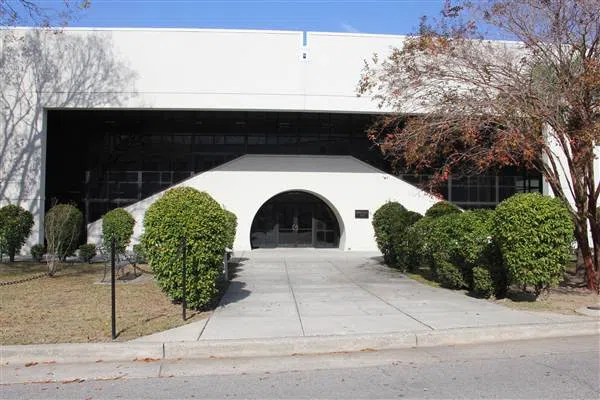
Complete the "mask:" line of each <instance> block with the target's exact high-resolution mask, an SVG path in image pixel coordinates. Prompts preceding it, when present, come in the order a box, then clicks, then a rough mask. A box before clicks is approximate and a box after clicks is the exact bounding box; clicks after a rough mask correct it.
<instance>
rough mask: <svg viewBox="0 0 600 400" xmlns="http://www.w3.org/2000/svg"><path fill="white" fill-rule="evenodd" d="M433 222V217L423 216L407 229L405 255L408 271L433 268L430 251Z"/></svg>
mask: <svg viewBox="0 0 600 400" xmlns="http://www.w3.org/2000/svg"><path fill="white" fill-rule="evenodd" d="M434 222H435V218H431V217H423V218H421V219H419V220H418V221H417V222H415V223H414V224H413V225H411V226H410V227H409V228H408V229H407V232H406V241H407V244H406V247H407V248H406V252H405V257H406V259H407V265H408V269H409V270H410V271H418V270H419V268H420V267H423V268H428V267H429V268H432V270H433V268H434V267H433V259H432V255H431V251H430V247H431V238H432V230H433V225H434Z"/></svg>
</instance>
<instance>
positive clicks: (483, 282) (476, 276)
mask: <svg viewBox="0 0 600 400" xmlns="http://www.w3.org/2000/svg"><path fill="white" fill-rule="evenodd" d="M495 290H496V289H495V287H494V281H493V280H492V275H491V274H490V271H489V270H488V269H487V268H483V267H475V268H473V285H472V289H471V291H472V292H473V293H474V294H475V295H477V296H481V297H485V298H488V297H491V296H492V295H493V294H494V292H495Z"/></svg>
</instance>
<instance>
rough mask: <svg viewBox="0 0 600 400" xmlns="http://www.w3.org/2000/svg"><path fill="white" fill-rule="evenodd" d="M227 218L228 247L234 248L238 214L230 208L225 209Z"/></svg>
mask: <svg viewBox="0 0 600 400" xmlns="http://www.w3.org/2000/svg"><path fill="white" fill-rule="evenodd" d="M223 212H224V213H225V217H226V219H227V247H229V248H230V249H233V242H234V240H235V233H236V230H237V216H236V215H235V214H234V213H232V212H231V211H228V210H223Z"/></svg>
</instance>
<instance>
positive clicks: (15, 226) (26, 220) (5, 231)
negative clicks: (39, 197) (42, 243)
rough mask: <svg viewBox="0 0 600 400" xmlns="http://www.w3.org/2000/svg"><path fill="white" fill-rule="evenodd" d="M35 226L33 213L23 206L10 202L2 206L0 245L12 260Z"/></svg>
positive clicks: (0, 213)
mask: <svg viewBox="0 0 600 400" xmlns="http://www.w3.org/2000/svg"><path fill="white" fill-rule="evenodd" d="M32 227H33V215H31V213H30V212H29V211H27V210H25V209H24V208H22V207H19V206H17V205H14V204H9V205H7V206H4V207H2V208H0V246H1V247H2V250H0V251H3V252H5V253H6V254H8V257H9V259H10V261H11V262H13V261H14V260H15V254H16V253H18V252H19V250H21V247H23V245H24V244H25V241H26V240H27V237H29V234H30V233H31V228H32Z"/></svg>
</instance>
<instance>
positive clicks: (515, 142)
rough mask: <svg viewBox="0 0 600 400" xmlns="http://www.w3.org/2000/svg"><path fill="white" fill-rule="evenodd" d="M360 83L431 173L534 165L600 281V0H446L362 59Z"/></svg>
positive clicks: (406, 153)
mask: <svg viewBox="0 0 600 400" xmlns="http://www.w3.org/2000/svg"><path fill="white" fill-rule="evenodd" d="M484 29H490V31H491V32H493V33H494V34H495V35H501V36H502V37H505V38H508V39H511V40H514V41H502V42H500V41H490V40H486V39H484V33H483V32H484ZM358 94H359V95H363V94H369V95H372V96H373V98H374V99H375V100H376V101H378V103H379V105H380V106H381V107H386V108H388V109H391V110H393V113H392V114H390V115H387V116H384V117H382V118H380V119H379V120H378V121H377V122H376V123H375V124H374V125H373V126H372V127H371V128H370V129H369V132H368V134H369V137H370V138H371V139H372V140H373V141H374V142H375V143H377V144H378V145H379V146H380V147H381V150H382V151H383V152H384V153H385V154H386V155H387V156H389V157H390V158H391V159H392V160H393V161H394V162H395V165H397V166H398V167H399V168H402V169H412V170H417V171H423V170H428V171H430V172H431V171H433V172H434V178H433V180H432V183H435V182H437V183H439V182H440V181H443V180H445V179H447V177H448V175H449V174H451V173H456V174H470V173H471V174H472V173H481V172H484V171H486V170H496V169H499V168H502V167H506V166H517V167H522V168H526V169H530V170H535V171H538V172H539V173H540V174H541V175H542V176H543V177H544V178H545V180H546V181H547V182H548V184H549V186H550V188H551V189H552V192H553V194H554V195H555V196H556V197H558V198H559V199H561V200H563V201H564V202H565V204H568V207H569V212H570V214H571V216H572V218H573V220H574V222H575V226H576V229H575V236H576V240H577V244H578V247H579V249H580V251H581V254H582V257H583V260H584V264H585V270H586V275H587V286H588V288H590V289H595V290H597V291H598V290H600V285H599V279H600V276H599V269H598V259H599V257H600V246H599V245H600V228H599V225H598V220H597V218H596V212H595V210H596V206H597V203H598V195H599V194H600V186H599V185H598V184H597V182H596V179H595V176H594V160H595V159H596V156H595V154H594V150H595V146H596V144H598V143H599V140H600V103H599V102H600V0H585V1H583V0H486V1H481V2H473V3H471V2H467V1H460V2H459V3H456V4H451V3H450V2H449V1H447V2H446V3H445V7H444V9H443V10H442V13H441V17H440V18H439V19H438V20H436V21H434V22H432V23H430V22H428V20H427V19H426V18H423V19H422V20H421V25H420V31H419V34H418V35H413V36H409V37H407V38H406V40H405V42H404V44H403V47H402V48H394V49H392V51H391V54H390V55H389V56H387V57H386V58H384V59H383V60H380V59H379V57H378V56H377V55H375V56H374V57H373V59H372V60H370V61H365V67H364V69H363V72H362V75H361V78H360V82H359V86H358ZM590 237H591V244H590ZM591 248H593V250H591Z"/></svg>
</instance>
